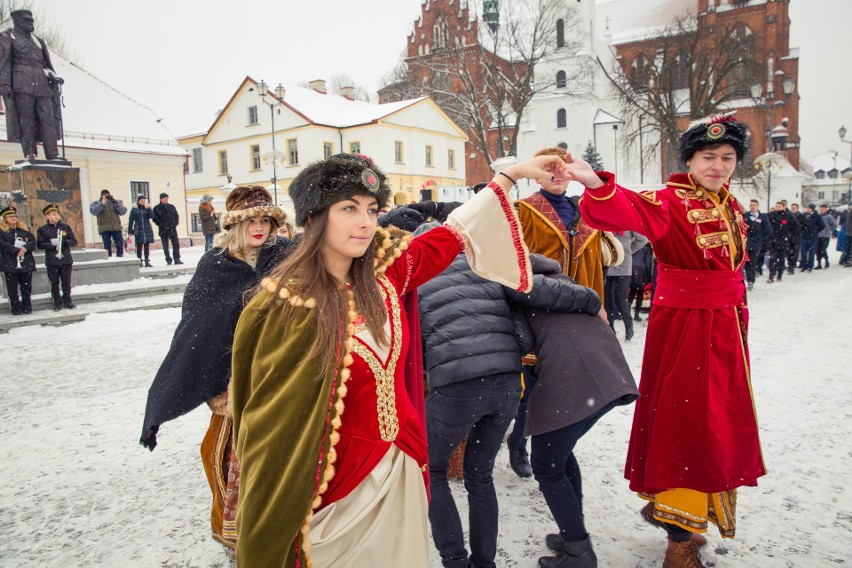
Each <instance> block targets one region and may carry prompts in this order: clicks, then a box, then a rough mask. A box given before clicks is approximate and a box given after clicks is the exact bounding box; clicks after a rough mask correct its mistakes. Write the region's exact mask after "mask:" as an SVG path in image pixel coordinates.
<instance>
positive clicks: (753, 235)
mask: <svg viewBox="0 0 852 568" xmlns="http://www.w3.org/2000/svg"><path fill="white" fill-rule="evenodd" d="M759 205H760V204H759V203H758V201H757V199H752V200H751V201H750V202H749V204H748V213H746V214H745V215H744V216H743V219H744V220H745V222H746V225H748V232H747V233H746V235H747V238H748V241H747V245H746V252H747V253H748V259H746V262H745V274H746V282H747V283H748V289H749V290H751V289H752V288H754V280H755V275H756V272H757V269H758V268H759V267H760V264H759V259H760V249H761V248H762V247H763V242H764V241H765V240H766V239H768V238H769V237H770V236H771V235H772V224H771V223H770V222H769V217H767V215H766V213H761V212H760V209H759Z"/></svg>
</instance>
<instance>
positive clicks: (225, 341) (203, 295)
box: [140, 186, 294, 549]
mask: <svg viewBox="0 0 852 568" xmlns="http://www.w3.org/2000/svg"><path fill="white" fill-rule="evenodd" d="M271 203H272V196H271V195H269V192H268V191H266V190H265V189H264V188H262V187H260V186H239V187H237V188H236V189H234V190H233V191H232V192H231V193H230V194H229V195H228V199H227V208H228V210H227V211H226V212H225V213H224V215H223V226H224V228H225V231H224V232H223V233H220V236H219V240H218V241H217V243H216V247H214V248H213V249H212V252H211V253H209V254H205V255H204V256H202V257H201V260H200V261H199V263H198V266H197V268H196V270H195V273H194V274H193V276H192V279H191V280H190V281H189V284H187V286H186V290H185V291H184V295H183V305H182V307H181V320H180V323H178V326H177V329H176V330H175V334H174V337H173V339H172V343H171V347H170V348H169V352H168V354H167V355H166V357H165V359H163V363H162V365H160V369H159V370H158V371H157V375H156V377H155V378H154V381H153V383H152V384H151V388H150V389H149V390H148V402H147V406H146V408H145V420H144V425H143V429H142V436H141V438H140V443H141V444H142V445H143V446H145V447H146V448H148V449H150V450H151V451H153V450H154V448H155V447H156V445H157V434H158V432H159V430H160V426H161V425H162V424H164V423H165V422H167V421H170V420H173V419H175V418H177V417H178V416H181V415H183V414H186V413H187V412H190V411H191V410H193V409H195V408H196V407H198V406H200V405H202V404H204V403H207V405H208V406H209V407H210V409H211V410H212V411H213V415H212V417H211V420H210V427H209V429H208V431H207V434H206V436H205V437H204V441H203V442H202V444H201V457H202V461H203V463H204V469H205V472H206V473H207V477H208V481H209V483H210V488H211V490H212V492H213V508H212V510H211V528H212V531H213V538H214V539H215V540H217V541H218V542H220V543H221V544H223V545H224V546H226V547H227V548H229V549H233V548H234V547H235V545H236V538H237V535H236V532H235V528H234V525H233V523H234V515H235V511H236V501H237V496H238V492H237V490H236V489H235V488H236V487H238V486H239V481H238V480H239V477H238V473H235V472H238V471H239V470H238V469H234V465H235V463H236V458H235V457H234V456H233V452H232V446H233V440H232V436H231V434H232V432H231V426H232V419H231V416H230V409H229V408H230V405H229V397H228V394H227V389H228V383H229V381H230V379H231V347H232V344H233V341H234V330H235V329H236V327H237V320H238V319H239V317H240V314H241V313H242V311H243V307H244V301H245V299H244V294H245V292H246V291H247V290H249V289H251V288H253V287H254V286H256V285H257V284H258V282H260V279H261V278H262V277H263V276H265V275H266V274H268V273H269V271H270V270H271V269H272V268H273V267H274V266H275V265H276V264H278V263H279V262H280V261H281V260H283V259H284V257H285V256H286V254H287V253H288V252H289V251H290V249H291V247H292V246H293V244H294V243H293V242H292V241H289V240H287V239H283V238H281V237H277V236H276V234H275V229H276V228H277V226H278V224H279V223H282V222H284V220H285V219H286V215H285V213H284V211H283V210H282V209H280V208H278V207H274V206H272V205H271ZM267 204H268V205H267ZM253 217H263V219H264V220H265V221H264V223H265V230H266V234H265V236H264V238H261V239H253V238H251V236H249V233H250V231H252V230H253V228H252V223H253V221H252V218H253ZM258 232H259V234H262V231H258ZM252 236H253V235H252ZM229 471H230V475H229ZM226 487H227V491H226V490H225V488H226Z"/></svg>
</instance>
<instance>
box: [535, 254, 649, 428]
mask: <svg viewBox="0 0 852 568" xmlns="http://www.w3.org/2000/svg"><path fill="white" fill-rule="evenodd" d="M552 269H555V272H552V271H551V272H548V273H547V275H548V276H549V277H552V278H558V279H562V278H568V277H567V276H565V275H563V274H561V272H560V271H559V266H558V264H557V263H554V266H553V267H552V268H551V269H549V270H552ZM521 312H522V313H523V315H524V317H525V319H526V321H527V323H528V324H529V329H530V330H531V331H532V334H533V337H534V341H535V349H534V351H535V354H536V356H537V357H538V362H537V363H536V366H535V375H536V377H537V381H536V384H535V388H533V390H532V393H531V394H530V400H529V403H528V405H527V422H526V429H525V431H524V435H525V436H535V435H536V434H545V433H547V432H552V431H554V430H558V429H560V428H564V427H565V426H568V425H570V424H574V423H575V422H578V421H580V420H583V419H584V418H587V417H589V416H591V415H592V414H594V413H595V412H597V411H598V410H600V409H601V408H603V407H604V406H606V405H607V404H609V403H610V402H612V401H614V400H617V401H618V404H619V405H624V404H630V403H631V402H633V401H634V400H636V399H637V398H639V390H638V389H637V388H636V380H635V379H634V378H633V374H632V373H631V372H630V367H629V366H628V365H627V360H626V359H625V358H624V353H623V352H622V351H621V345H620V344H619V343H618V339H617V338H616V336H615V334H614V333H613V332H612V330H611V329H610V328H609V325H608V324H606V323H604V321H603V320H601V319H600V318H599V317H597V316H591V315H588V314H583V313H557V312H553V311H549V310H546V309H545V310H542V309H538V308H531V307H525V306H521Z"/></svg>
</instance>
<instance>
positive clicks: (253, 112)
mask: <svg viewBox="0 0 852 568" xmlns="http://www.w3.org/2000/svg"><path fill="white" fill-rule="evenodd" d="M248 123H249V125H251V124H257V106H250V107H248Z"/></svg>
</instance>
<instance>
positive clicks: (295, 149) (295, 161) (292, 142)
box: [287, 138, 299, 166]
mask: <svg viewBox="0 0 852 568" xmlns="http://www.w3.org/2000/svg"><path fill="white" fill-rule="evenodd" d="M287 159H288V160H289V162H288V163H289V165H291V166H298V165H299V144H298V142H297V141H296V139H295V138H290V139H289V140H287Z"/></svg>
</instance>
